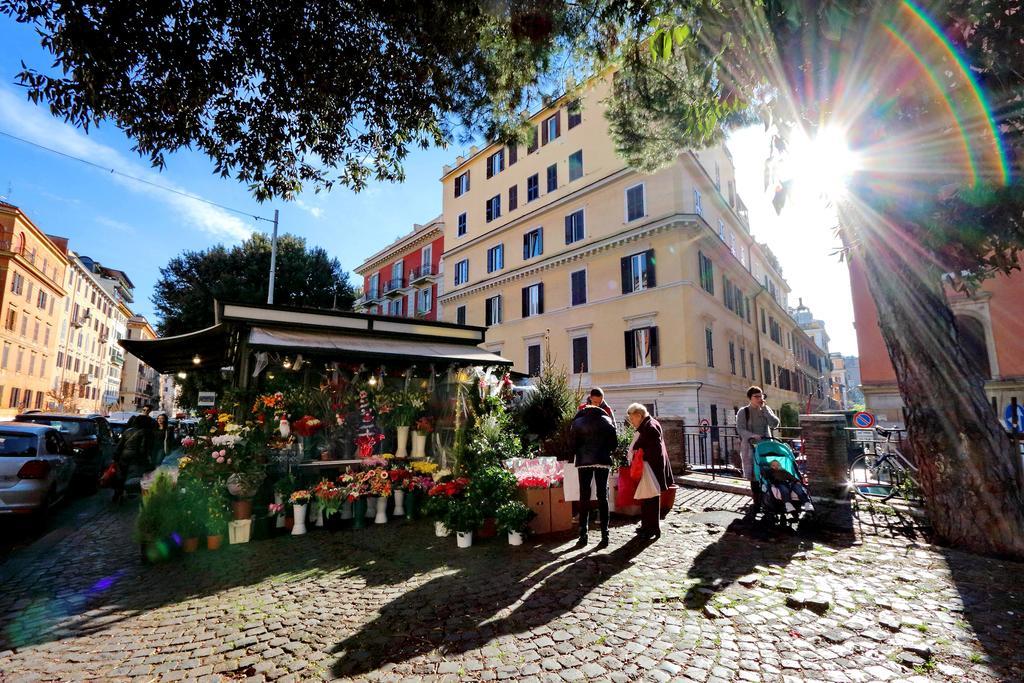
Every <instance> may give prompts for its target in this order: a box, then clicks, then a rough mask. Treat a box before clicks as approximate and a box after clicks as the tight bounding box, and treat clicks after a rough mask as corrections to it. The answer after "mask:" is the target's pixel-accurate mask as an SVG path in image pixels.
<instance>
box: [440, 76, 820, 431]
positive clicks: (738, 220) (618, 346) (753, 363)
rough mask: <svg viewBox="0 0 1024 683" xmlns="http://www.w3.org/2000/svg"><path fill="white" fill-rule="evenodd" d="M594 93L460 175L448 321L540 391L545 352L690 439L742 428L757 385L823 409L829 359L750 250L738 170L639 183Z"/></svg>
mask: <svg viewBox="0 0 1024 683" xmlns="http://www.w3.org/2000/svg"><path fill="white" fill-rule="evenodd" d="M608 87H609V81H607V80H596V81H594V82H592V84H591V85H590V87H589V88H588V89H587V90H586V91H585V92H584V93H583V94H582V95H581V97H580V99H579V100H576V101H573V102H569V101H567V100H565V99H563V100H560V101H558V102H556V103H555V104H554V106H552V107H550V108H548V109H545V110H543V111H541V112H539V113H537V114H536V115H534V116H533V117H532V119H531V121H532V123H533V124H534V135H533V140H532V141H531V143H530V144H528V145H498V144H492V145H490V146H488V147H485V148H484V149H482V150H476V149H474V150H471V154H470V156H469V157H468V158H461V157H460V158H459V159H457V160H456V164H455V166H454V167H446V168H445V171H444V175H443V178H442V182H443V184H444V199H443V214H442V220H443V222H444V226H445V235H444V246H445V252H444V257H443V268H442V271H443V288H442V291H441V294H440V296H439V302H440V310H441V316H442V317H441V319H442V320H445V321H448V322H459V323H466V324H470V325H487V326H488V327H489V329H488V332H487V337H486V338H487V343H486V344H485V346H486V348H488V350H491V351H494V352H496V353H498V354H500V355H502V356H504V357H506V358H509V359H511V360H513V361H514V362H515V369H516V370H519V371H521V372H524V373H528V374H530V375H537V374H538V373H539V372H540V369H541V364H542V358H543V354H544V346H545V344H546V343H549V344H550V350H551V353H552V354H553V356H554V357H555V359H556V361H557V362H559V363H560V364H562V365H564V366H566V367H568V368H570V369H571V371H572V373H573V382H574V383H575V382H577V381H579V382H581V383H582V384H583V386H584V387H589V386H601V387H603V388H604V390H605V392H606V396H607V398H608V400H609V402H610V403H611V405H612V406H613V407H614V408H615V409H616V410H618V411H620V412H621V410H622V409H623V408H625V406H626V405H627V404H628V403H630V402H633V401H639V402H642V403H645V404H648V405H649V406H650V408H651V409H652V411H653V412H654V414H656V415H662V416H677V417H682V418H684V419H685V420H686V421H687V422H688V423H690V424H694V423H695V422H696V421H697V420H699V419H701V418H707V419H709V421H711V422H712V423H713V424H726V423H728V424H732V423H733V421H734V419H733V415H734V413H735V408H737V407H738V406H740V405H743V403H744V402H745V397H744V395H745V391H746V388H747V387H748V386H749V385H750V384H751V383H754V382H756V383H760V384H764V385H765V389H766V391H767V393H768V395H769V402H770V403H771V404H772V405H773V406H776V407H777V406H779V405H781V404H782V403H784V402H792V403H796V404H802V403H804V402H805V401H806V400H807V394H811V395H813V396H814V397H815V400H820V399H818V397H819V396H820V397H821V398H822V399H823V398H825V395H824V390H823V389H822V387H821V382H820V379H819V378H820V376H821V374H822V373H821V372H820V368H821V357H822V355H823V353H822V351H821V350H820V349H818V348H817V347H816V346H815V345H814V343H813V342H812V341H811V340H810V339H809V338H808V337H807V335H805V334H804V333H803V332H802V331H801V330H800V329H799V326H798V325H797V324H796V323H795V321H794V320H793V319H792V318H791V317H790V316H789V314H788V312H787V308H786V304H787V301H786V297H787V295H788V288H787V286H786V284H785V281H784V280H783V278H782V275H781V273H780V272H779V269H778V267H777V264H776V262H775V259H774V257H773V256H772V255H771V253H770V252H769V251H767V249H765V248H763V247H762V246H760V245H758V244H757V243H756V242H755V241H754V240H753V239H752V238H751V236H750V233H749V229H748V227H747V224H746V218H745V213H746V212H745V209H744V207H743V204H742V202H741V201H740V200H739V198H738V197H737V196H736V191H735V179H734V174H733V164H732V160H731V158H730V156H729V154H728V153H727V151H726V150H725V149H724V148H722V147H719V148H715V149H710V150H706V151H703V152H697V153H692V152H686V153H683V154H680V155H679V157H678V158H677V159H676V161H675V162H674V163H672V164H671V165H670V166H668V167H667V168H665V169H663V170H661V171H658V172H656V173H652V174H641V173H637V172H635V171H633V170H630V169H629V168H627V167H626V165H625V163H624V162H623V161H622V160H620V159H619V158H618V156H617V155H616V153H615V150H614V146H613V142H612V140H611V137H610V135H609V133H608V126H607V123H606V121H605V119H604V116H603V111H602V106H601V104H600V102H601V100H602V99H603V98H605V97H606V96H607V89H608Z"/></svg>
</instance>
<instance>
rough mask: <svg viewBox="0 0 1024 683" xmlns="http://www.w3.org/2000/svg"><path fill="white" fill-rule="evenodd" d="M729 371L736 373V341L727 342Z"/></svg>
mask: <svg viewBox="0 0 1024 683" xmlns="http://www.w3.org/2000/svg"><path fill="white" fill-rule="evenodd" d="M729 371H730V372H732V374H734V375H735V374H736V343H735V342H729Z"/></svg>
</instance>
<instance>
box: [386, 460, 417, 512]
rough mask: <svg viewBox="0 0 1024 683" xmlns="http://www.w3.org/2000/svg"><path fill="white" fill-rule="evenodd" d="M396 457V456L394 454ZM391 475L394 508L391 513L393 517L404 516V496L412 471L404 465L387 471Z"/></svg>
mask: <svg viewBox="0 0 1024 683" xmlns="http://www.w3.org/2000/svg"><path fill="white" fill-rule="evenodd" d="M396 457H397V456H396ZM388 475H389V476H390V477H391V491H392V493H393V494H394V496H395V508H394V510H393V511H392V513H391V514H393V515H394V516H395V517H404V516H405V498H406V493H407V492H408V489H409V484H408V483H409V482H410V481H411V480H412V472H410V471H409V470H407V469H405V468H404V467H396V468H395V469H393V470H391V471H389V472H388Z"/></svg>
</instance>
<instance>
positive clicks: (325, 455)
mask: <svg viewBox="0 0 1024 683" xmlns="http://www.w3.org/2000/svg"><path fill="white" fill-rule="evenodd" d="M320 459H321V460H323V461H327V460H333V459H334V456H333V455H331V452H330V451H320Z"/></svg>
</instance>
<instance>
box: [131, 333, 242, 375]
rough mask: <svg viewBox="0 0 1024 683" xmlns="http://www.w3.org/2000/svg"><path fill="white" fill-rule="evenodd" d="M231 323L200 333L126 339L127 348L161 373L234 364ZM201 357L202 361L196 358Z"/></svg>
mask: <svg viewBox="0 0 1024 683" xmlns="http://www.w3.org/2000/svg"><path fill="white" fill-rule="evenodd" d="M227 338H228V327H227V325H223V324H221V325H214V326H212V327H207V328H206V329H203V330H198V331H196V332H189V333H188V334H180V335H178V336H176V337H164V338H163V339H147V340H142V339H122V340H120V341H119V342H118V344H120V345H121V347H122V348H124V350H125V351H127V352H128V353H130V354H132V355H133V356H135V357H136V358H139V359H141V360H142V362H144V363H145V364H146V365H149V366H150V367H153V368H155V369H156V371H157V372H159V373H161V374H165V373H170V372H177V371H178V370H195V369H211V368H220V367H222V366H224V365H228V364H230V360H229V359H228V357H227V349H228V343H227ZM197 357H198V360H199V362H198V363H196V362H195V360H196V358H197Z"/></svg>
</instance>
